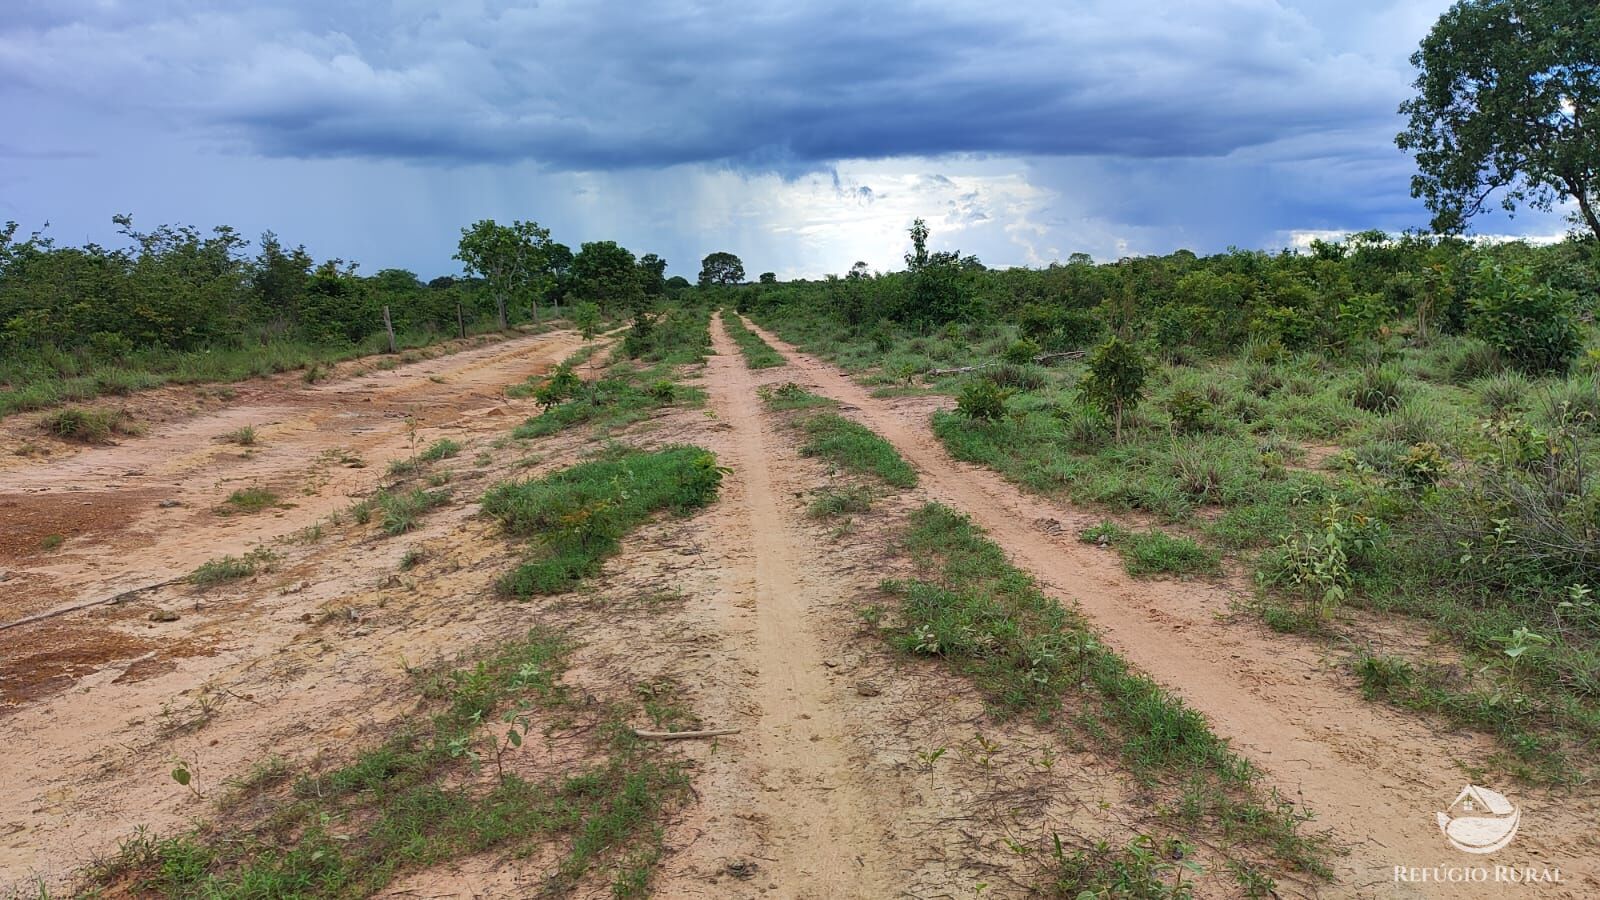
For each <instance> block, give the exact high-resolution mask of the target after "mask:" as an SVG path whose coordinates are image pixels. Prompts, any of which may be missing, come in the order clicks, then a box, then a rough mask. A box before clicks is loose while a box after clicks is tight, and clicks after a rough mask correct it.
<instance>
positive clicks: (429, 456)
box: [417, 438, 461, 462]
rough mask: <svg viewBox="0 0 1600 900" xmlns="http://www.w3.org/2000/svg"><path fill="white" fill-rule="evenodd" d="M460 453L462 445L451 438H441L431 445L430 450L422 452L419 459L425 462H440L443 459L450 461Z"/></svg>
mask: <svg viewBox="0 0 1600 900" xmlns="http://www.w3.org/2000/svg"><path fill="white" fill-rule="evenodd" d="M460 452H461V444H459V443H457V442H456V441H452V440H450V439H449V438H440V439H438V440H437V441H434V442H433V443H432V444H429V445H428V449H426V450H424V451H422V453H421V454H419V455H418V457H417V458H418V459H421V460H423V461H425V462H438V461H439V460H441V459H449V458H450V457H452V456H455V455H456V454H457V453H460Z"/></svg>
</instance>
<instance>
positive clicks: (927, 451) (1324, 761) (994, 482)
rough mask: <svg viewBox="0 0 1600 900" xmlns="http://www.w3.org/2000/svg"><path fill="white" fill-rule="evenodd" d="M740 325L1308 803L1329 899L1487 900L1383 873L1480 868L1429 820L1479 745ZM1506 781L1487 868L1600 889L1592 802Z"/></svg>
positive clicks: (913, 405)
mask: <svg viewBox="0 0 1600 900" xmlns="http://www.w3.org/2000/svg"><path fill="white" fill-rule="evenodd" d="M751 327H752V328H753V329H754V330H755V331H756V332H757V333H758V334H760V335H761V336H762V337H763V338H765V339H766V340H767V342H768V343H770V344H771V345H772V346H773V347H774V348H776V349H778V350H779V351H780V352H781V353H783V354H784V355H785V356H787V357H788V358H789V359H790V360H791V362H792V366H793V369H794V371H795V372H796V374H797V376H798V377H797V378H796V380H797V381H799V382H800V383H801V384H803V385H805V386H807V387H809V388H811V389H812V390H814V391H815V392H817V393H820V394H823V395H825V396H829V397H832V398H834V399H836V400H839V401H841V402H842V403H844V404H846V406H847V409H848V413H847V414H848V415H852V416H854V417H855V418H856V419H858V420H859V421H860V422H862V423H863V424H865V425H867V426H868V427H870V428H872V429H873V430H874V431H876V432H878V433H879V434H881V435H883V436H884V437H885V438H887V439H888V440H889V441H890V442H891V443H893V444H894V445H895V447H896V449H898V450H899V451H900V453H901V454H902V455H904V456H905V457H906V458H907V459H908V460H910V461H911V462H912V464H913V465H915V466H916V467H917V468H918V470H919V471H920V472H921V474H922V475H923V477H924V479H925V484H926V490H927V492H928V493H929V494H930V495H931V496H933V497H935V498H937V499H939V500H940V501H942V502H944V503H946V504H948V505H950V506H953V507H955V508H957V509H960V510H962V511H964V512H966V513H967V514H969V515H971V516H972V517H973V518H974V520H975V521H977V522H978V523H979V524H981V525H982V526H983V527H984V528H985V529H987V530H988V531H989V533H990V535H991V537H993V538H994V539H995V540H996V541H997V542H998V543H999V544H1000V545H1001V546H1003V547H1004V548H1005V549H1006V551H1007V553H1009V554H1010V555H1011V557H1012V559H1013V560H1014V561H1015V562H1016V563H1017V564H1018V565H1020V566H1021V567H1023V568H1025V569H1027V570H1028V571H1029V572H1031V573H1033V574H1034V575H1035V576H1036V577H1037V578H1039V579H1040V581H1041V582H1042V583H1043V584H1044V585H1046V586H1047V587H1048V588H1049V589H1050V590H1051V591H1052V592H1053V593H1054V594H1055V595H1056V596H1058V597H1061V598H1063V599H1068V600H1072V601H1076V602H1077V603H1078V605H1079V606H1080V608H1081V609H1082V611H1083V612H1084V613H1085V614H1086V615H1087V616H1088V617H1089V618H1090V619H1091V620H1092V621H1093V622H1094V623H1095V624H1096V625H1097V626H1098V627H1100V628H1101V629H1103V630H1104V632H1105V634H1106V635H1107V637H1108V638H1109V640H1110V641H1111V643H1112V644H1113V645H1114V646H1115V647H1116V648H1117V650H1118V651H1119V652H1120V653H1121V654H1122V655H1123V656H1124V657H1125V658H1127V659H1128V660H1129V661H1130V662H1132V663H1133V664H1134V665H1136V666H1138V667H1140V668H1141V669H1143V670H1144V671H1146V672H1148V673H1149V674H1150V675H1152V676H1153V677H1155V678H1156V679H1157V680H1158V681H1160V682H1161V683H1162V684H1164V685H1166V686H1167V687H1169V688H1171V689H1173V690H1175V691H1176V692H1177V693H1179V694H1180V695H1181V696H1182V697H1183V698H1184V699H1185V700H1186V701H1188V702H1189V703H1190V704H1191V705H1192V706H1194V707H1195V708H1196V709H1198V710H1199V711H1200V712H1202V713H1204V714H1205V715H1206V717H1207V718H1208V719H1210V720H1211V722H1212V725H1213V727H1214V728H1215V730H1216V731H1217V732H1218V733H1219V734H1220V735H1222V736H1224V737H1226V738H1228V739H1230V740H1231V741H1232V742H1233V744H1234V745H1235V746H1236V747H1237V748H1238V749H1240V750H1241V751H1243V753H1244V754H1245V755H1246V756H1247V757H1248V758H1250V759H1251V760H1252V761H1253V762H1255V763H1256V764H1258V765H1259V766H1260V767H1261V768H1262V769H1263V770H1265V771H1266V772H1267V773H1268V776H1269V778H1270V779H1271V781H1272V782H1273V783H1274V784H1276V785H1277V786H1278V788H1279V789H1280V790H1281V791H1282V792H1283V793H1284V794H1285V795H1286V796H1287V797H1289V798H1291V799H1297V800H1298V799H1302V798H1303V800H1304V802H1305V803H1306V804H1308V805H1309V807H1310V808H1311V809H1312V810H1314V811H1315V812H1316V813H1317V814H1318V816H1319V821H1320V822H1321V823H1325V824H1326V825H1328V826H1331V827H1332V828H1333V830H1334V833H1335V834H1336V835H1337V836H1338V838H1339V839H1340V840H1341V841H1342V842H1343V843H1344V844H1345V845H1347V846H1348V847H1349V850H1350V852H1349V855H1348V856H1347V857H1345V858H1343V859H1341V860H1339V861H1338V862H1337V863H1336V865H1337V869H1338V879H1337V881H1338V887H1337V888H1334V889H1331V890H1330V891H1329V893H1330V894H1335V895H1336V894H1347V895H1350V896H1361V897H1372V896H1426V897H1483V896H1486V894H1485V893H1484V888H1483V887H1482V886H1481V885H1473V886H1463V885H1451V884H1448V883H1447V884H1427V885H1414V884H1410V883H1396V881H1395V877H1394V870H1395V867H1396V866H1401V867H1432V866H1443V867H1450V866H1455V867H1461V866H1468V865H1475V864H1478V863H1479V862H1481V860H1479V859H1476V858H1473V857H1470V856H1468V855H1466V854H1460V853H1457V852H1456V851H1454V850H1452V849H1451V848H1449V847H1448V846H1447V845H1446V844H1445V843H1444V841H1443V839H1442V837H1441V835H1440V833H1439V829H1438V826H1437V824H1436V822H1435V811H1437V810H1441V809H1444V808H1446V807H1447V806H1448V805H1449V804H1450V803H1451V801H1452V800H1453V799H1454V798H1455V796H1456V794H1457V793H1458V792H1459V791H1460V790H1461V788H1462V787H1463V785H1465V784H1467V783H1468V782H1469V780H1470V775H1469V773H1470V772H1471V771H1473V770H1474V769H1478V768H1480V767H1481V766H1482V764H1483V762H1484V761H1485V760H1486V759H1487V757H1488V756H1489V755H1490V754H1492V752H1493V748H1492V746H1491V744H1490V742H1489V741H1488V739H1486V738H1483V737H1481V736H1478V735H1472V734H1468V733H1463V732H1445V731H1443V730H1440V729H1437V728H1435V727H1431V726H1430V725H1429V724H1428V723H1427V722H1425V721H1424V720H1422V719H1420V718H1418V717H1413V716H1408V715H1403V714H1400V713H1397V712H1392V711H1390V710H1387V709H1385V708H1383V707H1381V706H1379V705H1377V704H1373V703H1369V702H1366V701H1364V700H1363V699H1362V698H1361V697H1360V696H1359V694H1358V693H1357V691H1356V690H1355V688H1354V686H1353V684H1352V683H1351V679H1350V678H1348V677H1346V676H1345V675H1344V674H1342V673H1341V672H1339V671H1338V670H1336V669H1333V668H1332V667H1331V666H1330V665H1329V664H1328V663H1327V662H1326V661H1325V660H1324V659H1322V658H1321V655H1320V654H1319V652H1318V651H1317V649H1316V648H1315V647H1313V646H1311V645H1309V644H1307V643H1303V642H1301V641H1298V640H1295V639H1292V638H1286V637H1283V636H1279V635H1273V634H1271V633H1270V632H1268V631H1266V630H1265V629H1264V628H1262V627H1260V626H1259V625H1258V624H1256V623H1254V622H1252V621H1249V620H1248V619H1243V618H1240V617H1237V616H1233V615H1230V612H1231V607H1232V603H1233V601H1234V600H1235V599H1236V596H1235V595H1234V594H1233V593H1232V592H1230V591H1229V590H1226V589H1224V588H1221V587H1218V586H1215V585H1211V584H1205V583H1183V582H1171V581H1145V582H1139V581H1134V580H1132V579H1130V578H1129V577H1128V576H1126V575H1125V574H1124V573H1123V571H1122V569H1121V567H1120V565H1119V563H1118V561H1117V559H1116V557H1115V556H1114V554H1112V553H1111V552H1110V551H1105V550H1100V549H1098V548H1095V547H1093V546H1090V545H1085V544H1082V543H1080V542H1078V541H1077V540H1076V539H1075V535H1076V534H1077V532H1078V531H1079V530H1080V529H1082V528H1084V527H1087V526H1089V525H1091V524H1094V522H1096V521H1098V517H1097V516H1091V515H1089V514H1087V513H1085V512H1082V511H1076V510H1073V509H1071V508H1069V507H1064V506H1062V505H1058V504H1054V503H1050V502H1047V501H1044V500H1042V499H1040V498H1037V497H1034V496H1031V495H1028V494H1025V493H1023V492H1022V491H1021V490H1020V489H1018V488H1017V487H1016V486H1014V485H1012V484H1010V483H1008V482H1006V481H1004V480H1003V479H1002V478H1001V477H1000V476H998V475H997V474H995V473H993V472H990V471H987V470H984V469H981V468H979V467H976V466H971V465H967V464H964V463H959V462H956V461H955V460H952V459H951V458H950V457H949V456H948V454H946V453H945V452H944V450H943V448H942V447H941V446H940V444H939V442H938V439H937V438H936V437H935V436H934V435H933V433H932V430H931V427H930V425H929V422H928V419H927V413H928V407H927V405H926V403H925V402H915V401H914V402H909V403H908V402H905V401H893V400H885V399H879V398H875V397H873V396H872V395H871V394H870V393H869V392H868V391H867V390H866V389H864V388H863V387H861V386H860V385H858V384H857V383H855V382H854V381H852V380H851V379H850V378H848V377H847V376H846V375H845V374H844V373H843V372H841V371H840V370H839V369H838V368H836V367H834V366H832V365H830V364H828V363H826V362H824V361H821V360H818V359H816V358H814V357H811V356H809V355H807V354H804V353H801V352H800V351H798V350H797V349H796V348H795V347H793V346H791V345H789V344H787V343H785V342H784V341H782V340H781V339H779V338H778V337H777V336H776V335H773V334H771V333H770V332H767V331H764V330H762V329H759V328H755V327H754V325H753V324H752V326H751ZM1504 787H1506V790H1508V791H1510V792H1511V793H1513V794H1516V800H1517V801H1518V802H1519V803H1520V804H1521V805H1522V809H1523V821H1524V823H1525V824H1524V825H1523V826H1522V829H1521V831H1520V833H1519V834H1518V837H1517V840H1516V842H1515V843H1514V844H1513V845H1512V847H1511V848H1510V849H1508V850H1506V851H1504V852H1503V853H1501V854H1499V855H1498V856H1497V857H1496V858H1494V859H1493V860H1492V863H1493V864H1502V865H1512V866H1535V867H1540V868H1544V867H1560V869H1561V873H1562V881H1563V884H1562V885H1561V886H1559V887H1558V886H1539V887H1537V888H1532V889H1530V890H1537V891H1538V892H1539V895H1540V896H1569V897H1588V896H1595V895H1596V893H1600V842H1597V839H1596V837H1597V835H1596V829H1595V827H1594V824H1593V823H1594V822H1595V821H1596V817H1595V811H1596V809H1597V808H1600V805H1597V804H1596V802H1595V798H1594V797H1593V796H1592V795H1591V796H1588V797H1584V798H1581V799H1577V798H1571V797H1566V796H1559V795H1551V794H1548V793H1545V792H1537V791H1525V792H1521V793H1518V792H1516V791H1512V790H1511V788H1510V787H1509V786H1504Z"/></svg>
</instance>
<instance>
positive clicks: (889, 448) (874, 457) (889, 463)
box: [800, 412, 917, 488]
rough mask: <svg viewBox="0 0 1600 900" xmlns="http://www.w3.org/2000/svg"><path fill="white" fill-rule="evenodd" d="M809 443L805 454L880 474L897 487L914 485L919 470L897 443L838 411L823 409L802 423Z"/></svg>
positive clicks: (802, 452)
mask: <svg viewBox="0 0 1600 900" xmlns="http://www.w3.org/2000/svg"><path fill="white" fill-rule="evenodd" d="M800 427H801V430H803V431H804V432H805V435H806V442H805V443H804V444H802V445H801V447H800V453H801V455H802V456H817V457H821V458H823V459H826V460H828V461H830V462H832V463H835V464H837V465H838V466H840V467H841V468H844V469H846V470H848V471H851V472H857V473H861V474H870V475H876V476H878V477H879V478H881V479H883V481H884V482H885V483H886V484H890V485H893V486H894V487H901V488H907V487H914V486H915V485H916V483H917V470H916V469H913V468H911V464H910V463H908V462H906V461H905V459H903V458H902V457H901V456H900V453H899V452H898V451H896V450H895V449H894V445H892V444H890V443H889V442H888V441H886V440H884V439H883V438H881V437H879V436H878V435H876V434H874V433H873V432H872V430H871V429H869V428H867V427H866V426H863V425H858V424H856V423H855V422H852V421H850V420H849V419H846V418H844V417H843V416H841V415H839V414H838V413H831V412H822V413H817V414H816V415H813V416H809V417H807V418H806V419H805V421H804V422H803V423H802V424H801V426H800Z"/></svg>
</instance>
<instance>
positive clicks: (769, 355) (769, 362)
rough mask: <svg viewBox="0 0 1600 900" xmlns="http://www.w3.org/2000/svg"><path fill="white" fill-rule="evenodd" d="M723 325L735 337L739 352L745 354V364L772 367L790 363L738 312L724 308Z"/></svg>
mask: <svg viewBox="0 0 1600 900" xmlns="http://www.w3.org/2000/svg"><path fill="white" fill-rule="evenodd" d="M722 325H723V327H724V328H726V329H728V337H730V338H733V342H734V343H735V344H738V345H739V352H740V353H742V354H744V362H745V365H747V366H749V367H750V368H752V369H772V368H776V367H778V366H782V365H787V364H788V362H789V361H788V360H787V359H784V357H783V354H781V353H779V352H778V351H776V350H774V349H772V345H770V344H768V343H767V342H766V341H764V340H762V339H761V335H759V334H756V333H755V332H754V331H751V330H750V329H749V328H747V327H745V324H744V319H743V318H742V317H740V315H739V314H738V313H735V312H733V311H731V310H724V311H723V315H722Z"/></svg>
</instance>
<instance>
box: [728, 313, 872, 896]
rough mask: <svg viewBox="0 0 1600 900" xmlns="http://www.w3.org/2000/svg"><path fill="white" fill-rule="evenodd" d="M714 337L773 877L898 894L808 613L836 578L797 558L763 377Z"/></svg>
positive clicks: (819, 889)
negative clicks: (737, 491) (761, 392)
mask: <svg viewBox="0 0 1600 900" xmlns="http://www.w3.org/2000/svg"><path fill="white" fill-rule="evenodd" d="M712 343H713V347H714V349H715V351H716V354H717V355H716V356H715V357H713V358H712V359H711V360H710V361H709V362H708V364H707V369H706V388H707V390H708V392H709V395H710V402H711V404H712V406H713V408H714V409H715V410H716V412H717V415H718V417H719V418H721V419H722V420H723V421H726V422H729V423H731V425H732V431H731V434H730V435H729V438H730V440H729V456H728V458H726V459H725V460H724V461H725V462H726V463H727V464H728V465H729V466H731V467H732V469H733V475H732V478H733V479H735V480H737V481H738V482H740V484H741V485H742V487H743V492H742V493H743V497H742V502H743V506H742V510H741V512H742V516H741V518H742V519H743V522H742V523H741V524H742V526H743V527H744V529H745V536H746V538H747V540H748V542H749V546H750V548H751V550H752V551H753V552H752V555H751V556H750V557H746V558H745V559H746V560H747V561H745V562H744V566H743V568H744V571H741V572H738V573H736V576H735V577H737V578H738V579H739V580H740V581H742V582H743V583H744V587H745V589H746V592H747V594H748V595H749V596H752V597H753V599H754V607H753V614H752V618H753V619H754V625H753V633H752V635H751V640H750V641H748V642H742V643H743V644H744V646H743V652H744V653H745V654H747V658H746V659H744V660H742V661H740V662H739V663H738V665H741V666H743V667H744V668H745V669H746V671H747V672H750V673H751V674H752V675H753V678H752V683H751V684H750V685H749V686H748V690H749V691H750V697H751V699H752V700H753V701H754V702H755V704H756V707H757V711H756V713H755V722H754V724H753V726H752V727H747V728H746V729H745V731H744V733H743V734H742V735H740V736H739V740H738V741H737V742H736V743H737V744H739V745H744V746H742V747H741V750H743V751H744V753H745V755H746V756H747V758H748V759H750V760H751V761H753V762H755V763H756V764H757V765H758V766H759V768H760V775H759V776H758V777H759V779H760V784H759V786H758V789H759V790H760V791H761V792H762V793H761V795H760V799H759V801H758V802H759V804H760V808H761V810H762V813H763V814H764V816H765V819H766V821H767V824H768V825H769V833H768V840H769V842H770V843H769V847H768V848H767V849H768V850H769V851H770V852H771V853H772V859H771V862H770V867H771V871H772V874H773V875H774V876H775V878H774V882H775V884H776V885H777V890H778V891H779V895H780V896H789V897H816V898H834V897H873V898H876V897H885V896H890V895H892V894H893V893H894V887H895V884H894V880H893V875H892V872H891V869H892V868H894V866H893V863H892V862H891V861H890V856H891V853H890V851H889V849H888V848H886V847H885V846H884V841H883V828H882V823H881V822H880V821H879V820H878V817H877V815H876V812H875V811H876V809H878V808H879V807H878V804H876V803H875V801H874V799H873V797H874V792H873V790H872V788H871V786H869V785H867V784H865V783H864V779H863V778H862V777H861V773H860V770H859V767H858V766H856V765H854V764H853V763H852V761H851V754H850V750H849V748H848V746H847V735H846V733H845V729H844V727H843V725H842V721H841V715H840V712H839V710H838V708H837V700H838V697H836V696H835V694H836V690H837V689H836V688H835V687H834V686H833V685H831V684H830V683H829V679H828V676H827V674H826V671H827V670H826V668H825V665H824V659H823V655H822V653H821V652H820V650H819V648H818V646H817V641H816V639H815V637H814V636H813V634H812V633H811V630H810V629H811V626H810V624H809V623H808V621H807V619H808V610H809V608H810V607H811V606H812V605H813V604H814V603H816V602H818V600H819V598H820V597H822V596H825V592H827V591H828V590H829V589H830V584H829V583H828V579H827V578H826V577H825V576H822V577H816V576H817V573H814V572H811V571H809V570H807V569H805V567H803V566H802V565H801V564H800V562H799V561H798V559H797V558H796V548H797V547H799V546H803V544H804V537H803V535H801V534H799V533H798V531H797V529H795V528H794V526H793V525H792V523H790V522H788V521H787V517H788V515H789V511H788V509H787V507H786V506H785V505H784V504H782V503H780V502H779V500H778V498H777V496H776V494H775V492H774V487H773V476H772V473H771V472H770V470H769V467H768V457H769V455H770V450H769V448H768V446H767V438H766V435H765V433H764V430H763V418H762V417H763V410H762V408H761V404H760V400H759V398H757V396H756V393H755V387H756V381H755V379H754V377H753V376H752V374H751V373H750V372H749V371H748V370H747V369H746V368H745V366H744V362H743V359H742V357H740V355H739V352H738V350H737V348H736V347H734V345H733V343H732V341H731V340H730V339H729V338H728V336H727V334H726V332H724V331H723V329H722V328H721V323H720V322H718V323H715V324H714V326H713V328H712Z"/></svg>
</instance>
